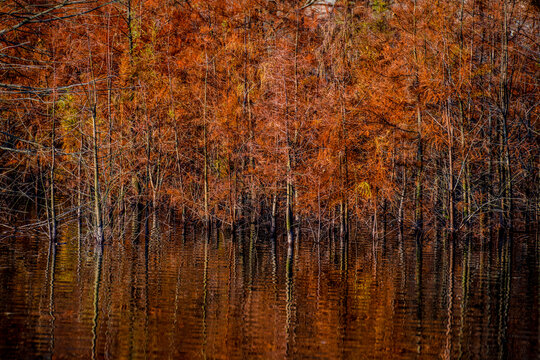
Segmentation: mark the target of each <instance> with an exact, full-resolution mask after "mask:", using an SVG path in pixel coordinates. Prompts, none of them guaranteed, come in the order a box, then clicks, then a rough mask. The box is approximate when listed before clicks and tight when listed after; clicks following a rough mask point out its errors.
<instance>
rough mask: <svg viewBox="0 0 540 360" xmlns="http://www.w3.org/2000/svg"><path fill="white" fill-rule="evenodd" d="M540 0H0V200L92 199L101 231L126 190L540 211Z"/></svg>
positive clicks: (178, 208)
mask: <svg viewBox="0 0 540 360" xmlns="http://www.w3.org/2000/svg"><path fill="white" fill-rule="evenodd" d="M539 15H540V7H539V5H538V3H537V2H536V1H531V0H460V1H449V0H445V1H428V0H393V1H391V0H389V1H385V0H371V1H367V0H364V1H346V0H345V1H343V0H338V1H335V2H333V1H327V2H324V1H309V0H308V1H307V2H305V3H304V2H302V1H299V0H296V1H291V0H284V1H272V0H228V1H222V0H163V1H157V0H146V1H144V0H113V1H106V0H95V1H94V0H54V1H51V0H46V1H45V0H37V1H35V0H34V1H29V0H22V1H12V0H7V1H2V2H1V3H0V131H1V134H0V192H1V196H0V206H1V211H2V212H3V213H4V214H13V210H12V209H14V208H17V209H20V208H21V207H23V206H28V204H37V205H38V206H37V209H38V212H37V214H36V216H37V217H38V219H39V220H41V221H42V224H45V225H44V226H45V227H47V228H48V231H49V235H50V236H51V238H55V237H56V233H57V227H58V226H60V225H61V224H62V222H64V221H67V220H68V219H74V218H78V219H79V220H80V219H86V220H87V221H88V222H90V223H92V224H93V228H95V234H96V235H97V238H98V241H101V239H103V236H104V232H106V231H108V230H107V229H114V228H115V226H116V225H115V224H116V223H117V219H119V218H121V217H122V216H123V215H125V214H126V213H128V212H129V211H131V209H133V208H141V209H147V210H166V211H169V210H171V211H173V212H174V213H175V214H176V215H175V216H176V217H177V218H181V219H182V220H183V221H185V222H188V221H189V222H202V223H206V224H209V223H219V224H223V225H226V226H229V227H232V228H234V227H238V226H245V225H249V224H261V225H264V226H266V227H267V228H268V229H269V231H270V232H271V233H275V232H276V231H279V232H282V231H286V232H287V234H288V236H289V239H291V238H292V236H293V232H294V230H295V229H300V228H303V227H311V228H312V229H315V230H316V231H317V232H318V233H319V234H320V233H321V232H322V233H324V232H325V231H327V230H329V229H333V230H335V231H336V232H338V233H340V234H341V235H342V236H343V237H346V236H347V234H348V231H349V229H350V228H351V223H353V222H355V223H357V222H358V223H361V224H365V225H367V226H369V228H370V230H371V231H373V233H374V234H375V235H376V234H378V233H379V232H381V231H383V230H382V229H383V228H385V227H388V228H392V229H406V230H407V229H415V230H431V229H435V228H438V229H444V230H446V231H448V232H450V233H453V232H471V231H474V232H475V233H477V232H478V231H479V229H480V230H481V229H488V228H495V227H501V228H510V227H514V228H518V229H526V228H529V227H531V226H535V224H538V214H539V210H540V208H539V207H540V205H539V204H540V199H539V195H540V188H539V186H540V178H539V172H538V170H539V141H538V138H539V123H538V120H539V115H540V92H539V90H540V62H539V61H540V48H539V45H540V43H539V41H540V37H539V34H540V16H539ZM30 207H32V206H30ZM11 226H12V225H11V224H10V223H8V222H7V221H2V223H1V224H0V227H2V228H1V229H0V231H6V230H9V229H11ZM276 229H277V230H276Z"/></svg>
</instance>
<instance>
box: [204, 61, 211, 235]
mask: <svg viewBox="0 0 540 360" xmlns="http://www.w3.org/2000/svg"><path fill="white" fill-rule="evenodd" d="M205 57H206V60H205V61H206V66H205V70H204V100H203V142H204V144H203V145H204V170H203V176H204V224H205V226H206V227H208V225H209V222H210V217H209V213H208V139H207V128H206V127H207V119H206V116H207V91H208V54H207V53H206V54H205Z"/></svg>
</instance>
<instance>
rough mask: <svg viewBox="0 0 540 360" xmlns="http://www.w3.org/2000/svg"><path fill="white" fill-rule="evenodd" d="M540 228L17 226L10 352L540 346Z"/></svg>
mask: <svg viewBox="0 0 540 360" xmlns="http://www.w3.org/2000/svg"><path fill="white" fill-rule="evenodd" d="M537 236H538V235H537V234H533V235H519V236H518V235H514V236H513V237H511V238H502V239H496V240H493V241H491V242H489V243H486V244H482V242H481V241H479V240H472V241H471V242H470V243H468V242H467V241H464V240H458V241H457V242H456V243H455V244H452V243H451V242H447V241H444V239H424V240H423V242H422V244H421V246H419V244H418V243H417V242H416V240H415V239H414V238H405V239H403V241H402V242H400V241H398V240H397V239H390V238H389V239H388V240H386V241H385V240H384V239H378V240H376V241H374V240H373V239H372V238H371V237H368V236H355V237H354V238H352V239H351V240H350V241H349V243H348V244H347V243H345V244H342V243H340V241H332V240H330V239H324V240H322V241H321V242H320V243H317V242H314V241H313V240H308V239H304V238H300V239H299V241H297V242H296V245H295V247H294V249H288V248H287V245H286V241H284V240H283V239H278V241H277V245H274V244H273V242H272V241H271V240H268V239H266V238H265V237H264V236H263V234H262V230H261V231H260V233H259V235H258V236H257V237H253V236H250V235H249V234H244V235H241V236H239V237H237V238H236V239H232V238H231V236H230V235H224V234H223V233H219V234H218V235H216V233H213V234H212V235H210V236H209V237H207V236H205V235H204V234H203V231H202V230H200V231H199V230H193V229H188V231H187V232H186V233H185V236H184V235H182V234H181V231H180V230H178V229H175V228H174V227H170V226H166V225H162V226H160V228H159V230H158V229H154V230H153V231H151V232H150V233H149V234H148V235H147V236H146V237H145V236H144V234H143V235H141V236H140V237H138V238H137V239H133V238H132V237H128V236H125V237H121V238H117V239H115V240H114V241H112V242H109V243H108V244H106V245H104V246H103V248H100V247H97V246H95V245H93V244H92V242H91V241H90V240H88V239H83V240H82V241H79V238H78V236H77V231H76V228H74V229H71V228H70V229H66V230H65V231H64V232H63V234H62V237H61V242H60V243H59V244H58V245H50V244H49V242H48V240H47V239H46V238H44V237H40V236H34V237H22V236H17V237H13V238H4V239H3V240H2V241H1V242H0V298H1V302H0V334H2V335H1V336H0V358H1V359H35V358H55V359H77V358H79V359H91V358H99V359H121V358H126V359H128V358H129V359H132V358H133V359H143V358H144V359H152V358H154V359H178V358H186V359H198V358H201V359H204V358H223V359H224V358H239V359H240V358H242V359H251V358H264V359H269V358H270V359H272V358H275V359H283V358H320V359H335V358H352V359H364V358H387V359H416V358H424V359H435V358H446V359H457V358H464V359H473V358H474V359H479V358H483V359H497V358H498V359H501V358H514V359H527V358H529V359H530V358H537V356H538V350H539V345H538V336H539V325H538V301H539V298H538V294H539V286H538V281H539V272H538V264H539V247H538V238H537ZM288 264H290V268H288Z"/></svg>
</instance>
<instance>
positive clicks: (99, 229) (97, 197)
mask: <svg viewBox="0 0 540 360" xmlns="http://www.w3.org/2000/svg"><path fill="white" fill-rule="evenodd" d="M87 31H88V29H87ZM88 54H89V63H90V64H89V65H90V73H91V78H92V89H91V92H92V93H93V99H92V101H93V103H92V105H91V106H92V109H91V118H92V150H93V151H92V152H93V160H94V211H95V213H94V215H95V226H96V237H97V241H98V243H102V242H103V218H102V216H101V194H100V187H99V175H100V174H99V151H98V131H97V101H98V99H97V89H96V79H95V76H94V65H93V62H92V49H91V47H90V35H88Z"/></svg>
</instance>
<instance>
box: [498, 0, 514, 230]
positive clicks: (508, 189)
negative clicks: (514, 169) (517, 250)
mask: <svg viewBox="0 0 540 360" xmlns="http://www.w3.org/2000/svg"><path fill="white" fill-rule="evenodd" d="M499 97H500V102H501V104H500V107H501V132H500V150H499V151H500V161H501V164H502V169H501V179H500V180H501V186H502V188H503V192H502V194H501V195H502V197H501V209H502V211H503V221H502V224H501V225H502V226H504V227H512V174H511V168H510V153H509V149H508V148H509V145H508V113H509V104H510V80H509V79H508V9H507V2H506V0H504V1H503V23H502V36H501V80H500V95H499Z"/></svg>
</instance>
